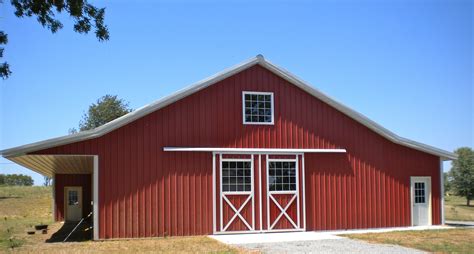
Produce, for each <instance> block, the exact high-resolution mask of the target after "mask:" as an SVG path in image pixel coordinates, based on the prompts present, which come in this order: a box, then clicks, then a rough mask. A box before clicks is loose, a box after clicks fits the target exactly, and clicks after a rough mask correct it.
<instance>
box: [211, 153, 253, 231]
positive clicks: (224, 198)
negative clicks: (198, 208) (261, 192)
mask: <svg viewBox="0 0 474 254" xmlns="http://www.w3.org/2000/svg"><path fill="white" fill-rule="evenodd" d="M229 161H234V162H250V191H239V192H229V193H224V192H223V191H222V163H223V162H229ZM253 164H254V156H253V154H252V155H251V158H250V159H234V158H222V153H220V154H219V178H220V179H219V207H220V212H219V215H220V227H219V229H220V230H219V233H223V232H234V231H227V229H228V228H229V226H230V225H231V224H232V222H233V221H234V220H235V219H236V218H239V219H240V220H241V221H242V222H243V223H244V224H245V226H246V227H247V228H248V230H249V232H254V231H256V229H255V180H254V165H253ZM228 195H229V196H235V195H248V198H247V199H246V200H245V202H244V203H242V205H241V206H240V207H239V208H236V207H235V206H234V205H233V204H232V202H230V200H229V199H228V198H227V196H228ZM250 200H251V201H252V223H248V221H247V220H245V218H244V217H243V216H242V215H241V214H240V212H241V211H242V209H244V207H245V206H246V205H247V203H248V202H249V201H250ZM224 203H227V205H229V206H230V208H231V209H232V210H233V211H234V212H235V214H234V216H233V217H232V218H231V219H230V220H229V221H228V222H227V224H226V225H225V226H224V216H223V214H224V212H223V204H224ZM214 207H215V206H214Z"/></svg>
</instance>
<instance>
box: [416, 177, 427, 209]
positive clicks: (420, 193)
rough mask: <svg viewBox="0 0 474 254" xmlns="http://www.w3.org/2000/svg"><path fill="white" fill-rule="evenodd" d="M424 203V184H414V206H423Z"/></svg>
mask: <svg viewBox="0 0 474 254" xmlns="http://www.w3.org/2000/svg"><path fill="white" fill-rule="evenodd" d="M425 201H426V197H425V183H424V182H415V204H424V203H425Z"/></svg>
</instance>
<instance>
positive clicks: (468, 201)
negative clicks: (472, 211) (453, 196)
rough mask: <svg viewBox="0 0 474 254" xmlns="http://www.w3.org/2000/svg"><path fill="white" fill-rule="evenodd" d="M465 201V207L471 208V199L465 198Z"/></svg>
mask: <svg viewBox="0 0 474 254" xmlns="http://www.w3.org/2000/svg"><path fill="white" fill-rule="evenodd" d="M466 199H467V206H471V199H470V198H466Z"/></svg>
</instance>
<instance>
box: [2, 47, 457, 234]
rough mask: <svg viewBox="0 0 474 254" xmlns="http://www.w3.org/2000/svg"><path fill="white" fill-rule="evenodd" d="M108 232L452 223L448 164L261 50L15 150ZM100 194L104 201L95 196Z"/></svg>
mask: <svg viewBox="0 0 474 254" xmlns="http://www.w3.org/2000/svg"><path fill="white" fill-rule="evenodd" d="M1 154H2V155H3V156H4V157H5V158H8V159H9V160H12V161H14V162H16V163H18V164H20V165H23V166H25V167H27V168H30V169H31V170H34V171H36V172H39V173H41V174H43V175H49V176H52V177H53V179H54V188H53V192H54V218H55V220H58V221H61V220H70V221H75V220H78V219H80V218H82V217H84V216H86V215H87V214H89V213H90V212H92V213H93V222H94V223H93V225H94V239H108V238H131V237H153V236H167V235H171V236H180V235H204V234H225V233H235V232H239V233H263V232H274V231H318V230H336V229H359V228H382V227H399V226H413V225H436V224H443V218H444V216H443V184H442V177H441V173H442V162H443V161H444V160H452V159H455V155H454V154H452V153H450V152H447V151H443V150H441V149H438V148H434V147H431V146H428V145H425V144H421V143H418V142H415V141H411V140H408V139H405V138H402V137H399V136H397V135H396V134H394V133H392V132H390V131H389V130H387V129H385V128H383V127H382V126H380V125H378V124H377V123H375V122H373V121H371V120H370V119H368V118H367V117H365V116H364V115H362V114H360V113H357V112H355V111H354V110H352V109H350V108H348V107H346V106H344V105H342V104H341V103H339V102H337V101H335V100H333V99H331V98H330V97H328V96H326V95H324V94H323V93H321V92H320V91H318V90H316V89H315V88H313V87H311V86H310V85H308V84H307V83H305V82H304V81H302V80H300V79H299V78H297V77H295V76H294V75H292V74H291V73H289V72H287V71H286V70H284V69H282V68H280V67H277V66H276V65H274V64H272V63H271V62H269V61H267V60H265V59H264V58H263V57H262V56H261V55H259V56H257V57H255V58H253V59H250V60H248V61H246V62H244V63H241V64H239V65H237V66H234V67H232V68H229V69H226V70H224V71H222V72H220V73H218V74H216V75H213V76H211V77H209V78H207V79H205V80H203V81H200V82H198V83H196V84H194V85H192V86H190V87H188V88H185V89H183V90H180V91H178V92H176V93H174V94H172V95H170V96H168V97H165V98H162V99H160V100H158V101H156V102H154V103H152V104H149V105H146V106H144V107H142V108H140V109H138V110H136V111H134V112H132V113H129V114H127V115H125V116H123V117H120V118H118V119H116V120H114V121H112V122H110V123H107V124H105V125H103V126H101V127H98V128H96V129H94V130H90V131H84V132H80V133H76V134H72V135H68V136H64V137H59V138H54V139H49V140H45V141H41V142H37V143H32V144H28V145H24V146H20V147H16V148H11V149H7V150H4V151H1ZM91 203H92V204H93V205H91Z"/></svg>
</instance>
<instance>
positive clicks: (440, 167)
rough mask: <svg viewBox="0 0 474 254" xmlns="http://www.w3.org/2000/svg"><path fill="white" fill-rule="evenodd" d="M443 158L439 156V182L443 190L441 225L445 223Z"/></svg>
mask: <svg viewBox="0 0 474 254" xmlns="http://www.w3.org/2000/svg"><path fill="white" fill-rule="evenodd" d="M443 166H444V165H443V159H441V158H439V184H440V190H441V193H440V195H441V207H440V210H441V211H440V214H441V225H444V224H445V218H444V169H443Z"/></svg>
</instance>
